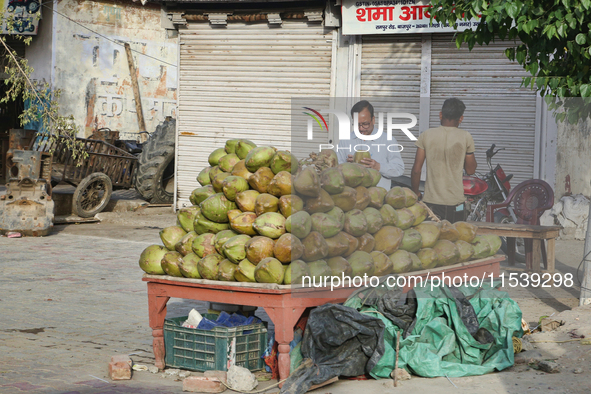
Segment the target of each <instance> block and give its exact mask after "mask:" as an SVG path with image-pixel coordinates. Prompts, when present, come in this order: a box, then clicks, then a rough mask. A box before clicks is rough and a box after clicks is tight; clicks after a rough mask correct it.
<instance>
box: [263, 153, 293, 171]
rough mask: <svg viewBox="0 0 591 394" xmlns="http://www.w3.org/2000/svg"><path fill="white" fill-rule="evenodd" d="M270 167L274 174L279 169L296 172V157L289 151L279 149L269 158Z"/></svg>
mask: <svg viewBox="0 0 591 394" xmlns="http://www.w3.org/2000/svg"><path fill="white" fill-rule="evenodd" d="M270 167H271V170H272V171H273V173H275V174H279V173H280V172H281V171H287V172H288V173H291V174H295V173H297V172H298V167H299V165H298V159H297V157H295V156H294V155H293V154H291V153H290V152H289V151H281V150H280V151H277V153H275V155H274V156H273V158H272V159H271V165H270Z"/></svg>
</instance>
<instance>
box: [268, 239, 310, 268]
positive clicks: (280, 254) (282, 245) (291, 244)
mask: <svg viewBox="0 0 591 394" xmlns="http://www.w3.org/2000/svg"><path fill="white" fill-rule="evenodd" d="M303 253H304V246H303V245H302V242H301V241H300V240H299V239H297V238H296V237H294V236H293V235H291V234H283V235H282V236H281V237H279V239H278V240H277V241H275V246H274V248H273V255H274V256H275V258H276V259H277V260H279V261H281V262H282V263H284V264H289V263H290V262H291V261H292V260H297V259H299V258H300V257H301V256H302V254H303Z"/></svg>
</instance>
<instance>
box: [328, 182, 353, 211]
mask: <svg viewBox="0 0 591 394" xmlns="http://www.w3.org/2000/svg"><path fill="white" fill-rule="evenodd" d="M331 198H332V201H334V205H335V206H337V207H339V208H341V209H342V210H343V211H344V212H348V211H350V210H352V209H353V208H355V204H357V190H355V189H353V188H352V187H349V186H345V188H344V189H343V192H342V193H339V194H335V195H333V196H331Z"/></svg>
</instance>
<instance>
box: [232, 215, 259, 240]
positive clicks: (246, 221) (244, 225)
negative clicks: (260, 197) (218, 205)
mask: <svg viewBox="0 0 591 394" xmlns="http://www.w3.org/2000/svg"><path fill="white" fill-rule="evenodd" d="M239 212H241V211H239ZM256 218H257V215H256V214H255V213H253V212H241V213H240V214H239V215H236V217H234V218H231V219H230V227H232V230H234V231H236V232H238V233H240V234H246V235H257V232H256V231H255V229H254V227H252V225H253V224H254V221H255V220H256Z"/></svg>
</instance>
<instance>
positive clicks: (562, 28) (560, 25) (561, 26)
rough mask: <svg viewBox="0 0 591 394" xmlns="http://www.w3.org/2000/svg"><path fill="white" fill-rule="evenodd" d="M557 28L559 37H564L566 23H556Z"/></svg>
mask: <svg viewBox="0 0 591 394" xmlns="http://www.w3.org/2000/svg"><path fill="white" fill-rule="evenodd" d="M557 25H558V28H557V29H556V31H557V33H558V36H559V37H566V23H564V22H559V23H557Z"/></svg>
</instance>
